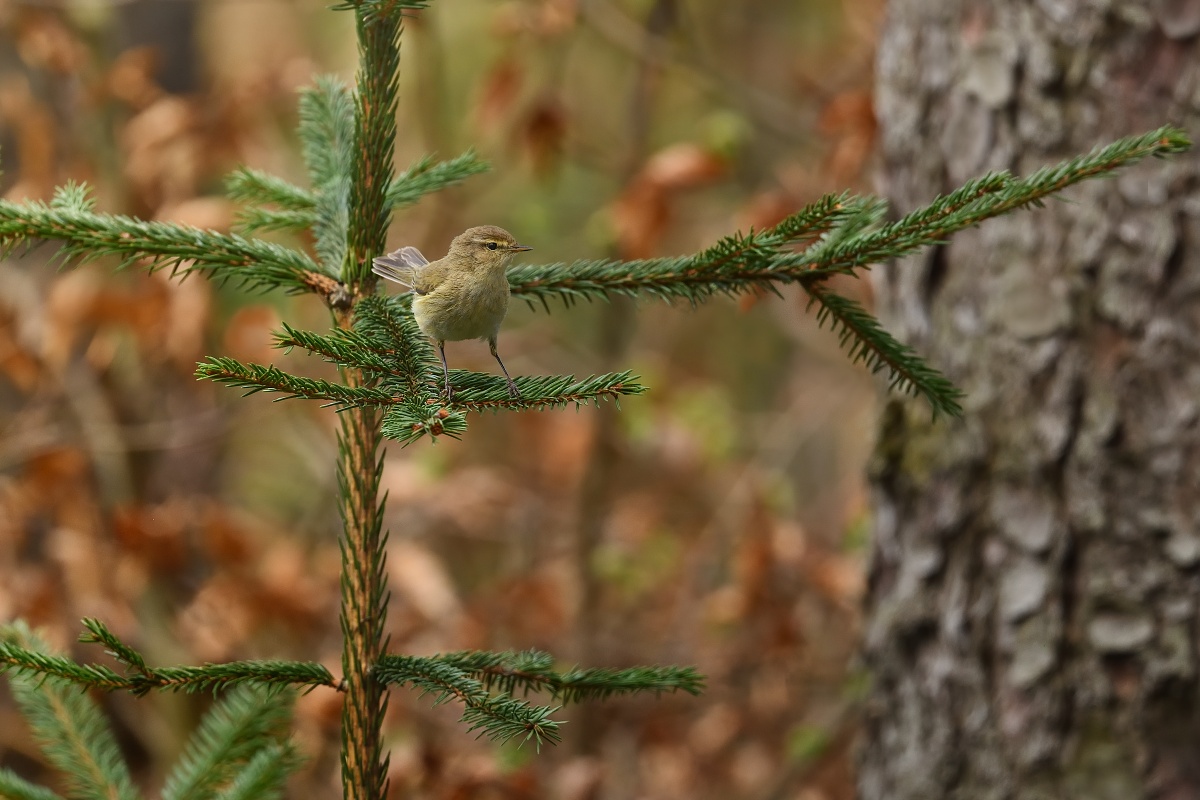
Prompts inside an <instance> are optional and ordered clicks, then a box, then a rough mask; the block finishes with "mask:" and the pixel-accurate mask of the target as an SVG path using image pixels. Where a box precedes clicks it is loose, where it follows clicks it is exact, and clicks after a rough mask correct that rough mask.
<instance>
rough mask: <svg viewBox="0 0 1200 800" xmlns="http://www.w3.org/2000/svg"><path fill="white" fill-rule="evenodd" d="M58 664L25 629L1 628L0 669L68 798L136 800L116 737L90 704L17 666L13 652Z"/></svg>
mask: <svg viewBox="0 0 1200 800" xmlns="http://www.w3.org/2000/svg"><path fill="white" fill-rule="evenodd" d="M13 650H15V651H17V652H21V653H28V654H31V655H33V656H38V657H43V658H47V659H55V658H57V657H55V656H49V655H47V654H46V653H45V652H44V651H45V650H46V645H45V643H44V642H42V641H41V640H40V639H38V638H37V637H36V636H35V635H34V634H33V633H32V632H31V631H30V630H29V629H28V628H27V627H25V626H24V625H22V624H14V625H7V626H4V627H3V628H0V668H8V672H9V685H10V686H11V687H12V693H13V698H14V699H15V700H16V702H17V705H18V706H19V707H20V708H21V712H22V714H23V715H24V717H25V719H26V720H28V722H29V726H30V728H31V729H32V731H33V734H34V736H35V737H36V739H37V740H38V742H39V743H40V744H41V745H42V747H43V749H44V751H45V753H46V757H47V758H48V759H49V760H50V762H51V763H52V764H54V766H55V767H56V768H57V769H58V770H60V771H61V772H62V773H63V774H64V775H65V776H66V780H67V786H68V790H67V794H68V795H70V796H72V797H75V798H86V799H87V800H136V798H137V790H136V788H135V787H134V784H133V780H132V778H131V777H130V775H129V770H128V768H127V767H126V766H125V763H124V762H123V761H122V760H121V754H120V750H119V749H118V747H117V743H116V740H115V738H114V737H113V734H112V731H111V730H110V729H109V727H108V725H107V723H106V721H105V719H104V715H103V714H102V713H101V712H100V709H99V708H97V707H96V704H95V703H93V702H92V700H91V698H89V697H88V696H87V694H85V693H84V692H81V691H79V689H78V688H77V687H76V686H73V685H71V683H69V682H68V681H66V680H64V679H62V678H59V677H57V676H56V675H54V674H53V673H52V672H49V671H44V670H31V669H27V668H23V667H21V666H19V665H18V666H17V668H15V669H14V668H12V667H13V665H12V663H11V661H10V659H9V658H8V656H9V654H10V653H11V652H12V651H13Z"/></svg>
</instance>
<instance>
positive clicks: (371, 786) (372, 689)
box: [338, 370, 387, 800]
mask: <svg viewBox="0 0 1200 800" xmlns="http://www.w3.org/2000/svg"><path fill="white" fill-rule="evenodd" d="M343 377H344V379H345V381H346V383H347V385H350V386H358V385H362V375H361V374H360V373H358V372H357V371H352V370H346V371H345V372H344V373H343ZM341 419H342V428H341V431H340V432H339V434H338V447H339V450H340V460H339V464H338V473H339V474H338V478H339V483H340V488H341V497H342V519H343V523H344V526H345V529H344V534H343V538H342V542H341V545H342V546H341V550H342V565H343V567H342V569H343V573H342V634H343V636H344V644H343V650H342V672H343V675H344V677H345V685H346V699H345V704H344V706H343V708H342V795H343V797H345V798H347V800H379V799H380V798H382V797H383V796H384V795H385V794H386V788H387V787H386V784H387V758H386V757H385V756H384V754H383V748H382V741H381V737H382V734H381V728H382V725H383V714H384V711H385V710H386V708H387V695H386V694H385V692H384V687H383V685H382V684H380V683H379V682H378V681H376V680H375V679H374V677H373V676H372V675H371V667H372V665H373V664H375V663H376V662H377V661H378V660H379V657H380V655H382V654H383V652H384V650H385V648H386V641H385V639H384V626H385V623H386V619H387V613H386V595H385V584H384V576H383V567H384V554H383V545H384V543H385V541H386V537H385V536H384V535H382V533H381V522H382V519H381V517H382V510H383V509H382V506H381V505H380V504H379V502H378V490H379V476H380V473H381V468H382V462H380V461H379V459H378V457H377V451H378V447H379V442H380V436H379V414H378V412H376V411H371V410H366V409H354V410H352V411H347V412H345V413H343V414H342V417H341Z"/></svg>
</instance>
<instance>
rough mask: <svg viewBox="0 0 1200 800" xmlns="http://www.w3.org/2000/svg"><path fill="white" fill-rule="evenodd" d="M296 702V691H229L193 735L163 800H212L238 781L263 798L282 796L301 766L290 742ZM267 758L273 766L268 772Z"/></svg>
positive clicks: (169, 778)
mask: <svg viewBox="0 0 1200 800" xmlns="http://www.w3.org/2000/svg"><path fill="white" fill-rule="evenodd" d="M293 699H294V693H293V692H291V691H289V690H286V689H283V688H281V687H277V686H276V687H269V688H267V687H262V686H240V687H238V688H236V689H234V690H233V691H231V692H229V694H227V695H226V696H225V697H224V699H223V700H222V701H221V702H220V703H218V704H217V705H215V706H213V708H212V710H211V711H209V713H208V715H207V716H205V718H204V720H203V722H201V724H200V727H199V728H198V729H197V730H196V732H195V733H193V734H192V737H191V739H190V740H189V741H188V743H187V746H186V747H185V748H184V751H183V755H181V756H180V758H179V763H178V764H176V765H175V768H174V769H173V770H172V771H171V774H170V775H168V776H167V780H166V783H165V784H164V785H163V790H162V800H208V798H212V797H215V796H217V792H218V790H221V789H224V788H227V787H231V784H236V783H237V782H239V781H241V782H242V783H244V784H247V785H248V786H253V787H255V788H256V789H257V790H258V791H259V792H261V793H264V794H267V793H271V792H275V793H277V792H278V791H279V790H280V788H281V786H282V783H283V779H284V778H286V777H287V775H288V773H290V772H291V771H292V770H294V769H295V768H296V767H297V766H299V764H300V759H299V757H298V756H297V754H296V752H295V750H294V749H293V748H292V747H291V745H290V744H288V743H287V734H288V728H289V725H290V721H291V714H292V701H293ZM264 759H271V761H272V762H273V763H272V764H271V765H269V768H268V765H266V764H264V763H263V760H264ZM243 792H244V790H243ZM253 796H255V797H261V796H263V795H262V794H256V795H253Z"/></svg>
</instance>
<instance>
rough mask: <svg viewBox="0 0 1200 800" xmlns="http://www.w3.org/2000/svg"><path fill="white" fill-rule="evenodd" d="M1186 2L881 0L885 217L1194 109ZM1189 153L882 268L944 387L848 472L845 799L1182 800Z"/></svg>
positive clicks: (1194, 458)
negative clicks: (871, 457)
mask: <svg viewBox="0 0 1200 800" xmlns="http://www.w3.org/2000/svg"><path fill="white" fill-rule="evenodd" d="M1198 32H1200V2H1197V1H1196V0H1161V1H1160V2H1148V1H1144V2H1098V0H1036V1H1035V2H1031V1H1030V0H989V1H988V2H983V1H982V0H979V1H978V2H970V1H969V0H893V2H892V3H891V7H890V10H889V16H888V20H887V23H886V29H885V32H884V34H883V38H882V41H881V44H880V50H879V61H878V74H879V85H878V95H877V101H876V102H877V111H878V115H879V121H880V125H881V128H880V130H881V136H882V140H881V145H882V149H883V158H884V164H883V177H884V181H885V186H884V187H883V188H884V191H885V194H886V195H887V196H888V197H889V198H890V199H891V201H892V202H893V204H894V207H895V210H896V211H897V213H901V214H902V213H905V212H907V211H909V210H911V209H912V208H914V207H915V206H917V205H919V204H922V203H924V202H926V201H928V200H930V199H932V198H933V197H934V196H935V195H936V194H938V193H939V192H945V191H947V190H949V189H952V188H954V187H956V186H958V185H960V184H961V183H962V182H963V181H965V180H966V179H967V178H970V177H972V176H976V175H978V174H980V173H982V172H984V171H987V170H995V169H1011V170H1013V171H1014V172H1018V173H1028V172H1030V171H1032V170H1033V169H1034V168H1036V167H1038V166H1041V165H1044V164H1046V163H1050V162H1052V161H1056V160H1059V159H1061V158H1064V157H1068V156H1070V155H1073V154H1076V153H1080V152H1084V151H1086V150H1089V149H1091V148H1092V147H1093V146H1095V145H1097V144H1101V143H1105V142H1107V141H1110V140H1112V139H1114V138H1117V137H1120V136H1123V135H1127V134H1130V133H1138V132H1142V131H1145V130H1149V129H1152V128H1155V127H1157V126H1158V125H1161V124H1163V123H1165V122H1173V123H1175V124H1179V125H1182V126H1183V127H1185V128H1187V129H1190V130H1192V131H1193V132H1194V131H1197V130H1200V126H1198V125H1197V124H1196V123H1197V116H1198V115H1197V108H1198V107H1200V57H1198V55H1200V54H1198V53H1197V49H1198V45H1197V33H1198ZM1197 163H1198V162H1197V159H1196V158H1194V157H1192V156H1191V155H1190V154H1189V155H1188V156H1186V157H1181V158H1178V159H1174V160H1171V161H1154V162H1151V163H1147V164H1143V165H1139V166H1138V167H1136V168H1134V169H1131V170H1128V171H1125V172H1123V173H1121V174H1119V175H1118V176H1116V177H1115V178H1114V179H1112V180H1099V181H1091V182H1088V183H1087V184H1085V185H1083V186H1082V187H1077V188H1076V189H1074V190H1072V191H1071V192H1070V194H1069V195H1068V197H1069V202H1057V201H1055V202H1051V203H1049V204H1048V205H1047V206H1046V207H1045V208H1042V209H1035V210H1033V211H1029V212H1021V213H1018V214H1016V215H1013V216H1010V217H1006V218H1004V219H1001V220H995V221H992V222H988V223H986V224H985V225H983V226H982V227H981V228H979V229H977V230H974V231H969V232H967V233H965V234H961V235H959V236H957V237H955V238H954V240H953V241H952V242H951V243H950V244H948V245H946V246H943V247H941V248H937V249H935V250H934V251H932V252H929V253H926V254H924V255H923V256H921V257H918V258H913V259H909V260H907V261H905V262H903V263H899V264H895V265H891V266H889V267H888V268H887V269H884V270H878V271H877V273H878V274H877V278H878V281H879V298H880V311H881V313H882V316H883V319H884V321H885V323H886V324H887V325H888V326H889V327H890V329H891V330H893V331H895V332H896V333H897V334H898V335H899V336H900V337H901V338H902V339H904V340H906V341H908V342H909V343H911V344H913V345H914V346H915V347H916V348H917V350H918V351H920V352H921V353H923V354H925V355H927V356H928V357H929V358H930V360H931V361H932V362H933V363H934V364H935V365H937V366H939V367H940V368H942V369H943V370H945V371H946V372H947V373H948V375H949V376H950V377H951V378H952V379H954V380H955V381H956V382H957V383H958V385H959V386H960V387H961V388H963V389H964V390H966V391H967V392H968V393H969V397H968V399H967V402H966V409H967V411H966V413H965V415H964V417H963V418H962V419H961V420H949V421H947V420H938V421H936V422H931V421H930V413H929V410H928V408H927V407H923V406H922V405H921V404H920V403H919V402H908V401H903V402H901V401H895V402H892V403H891V404H890V405H889V407H888V409H887V411H886V413H885V420H884V423H883V425H882V428H881V433H880V441H879V445H878V450H877V453H876V458H875V462H874V465H873V468H872V480H873V483H874V489H875V519H876V526H875V528H876V529H875V537H874V544H873V548H874V550H873V554H872V563H871V570H870V582H869V593H868V600H867V610H866V613H867V625H866V633H865V637H866V638H865V643H864V654H865V660H866V662H867V665H868V666H869V668H870V670H871V672H872V675H873V683H872V688H871V692H870V695H869V700H868V703H867V711H866V721H865V726H864V736H863V746H862V749H861V761H860V771H859V788H860V794H861V796H862V798H863V800H884V798H886V799H887V800H908V799H909V798H912V799H913V800H916V799H917V798H920V800H935V798H964V800H966V799H968V798H969V800H988V799H989V798H1046V799H1047V800H1051V799H1053V800H1058V798H1086V799H1087V800H1106V799H1107V798H1112V799H1113V800H1131V799H1134V798H1171V800H1176V799H1177V798H1193V797H1200V702H1198V700H1200V696H1198V694H1200V692H1198V690H1200V685H1198V683H1197V671H1196V645H1197V606H1198V605H1200V574H1198V567H1200V481H1198V477H1200V426H1198V424H1197V416H1198V413H1200V360H1198V359H1197V352H1198V351H1200V297H1198V295H1200V225H1198V222H1197V217H1198V215H1200V196H1198V195H1197V193H1196V191H1195V188H1196V186H1197V181H1196V176H1197V171H1198V170H1197Z"/></svg>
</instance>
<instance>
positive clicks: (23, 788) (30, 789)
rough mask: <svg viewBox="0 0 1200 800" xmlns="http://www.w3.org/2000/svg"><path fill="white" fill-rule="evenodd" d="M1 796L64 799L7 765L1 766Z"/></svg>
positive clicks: (6, 799)
mask: <svg viewBox="0 0 1200 800" xmlns="http://www.w3.org/2000/svg"><path fill="white" fill-rule="evenodd" d="M0 797H2V798H4V800H63V798H62V797H60V796H59V795H57V794H55V793H54V792H52V791H50V790H49V789H47V788H46V787H44V786H38V785H37V784H35V783H30V782H29V781H27V780H25V779H24V778H22V777H21V776H20V775H18V774H17V773H15V772H13V771H12V770H10V769H8V768H7V767H0Z"/></svg>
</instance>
